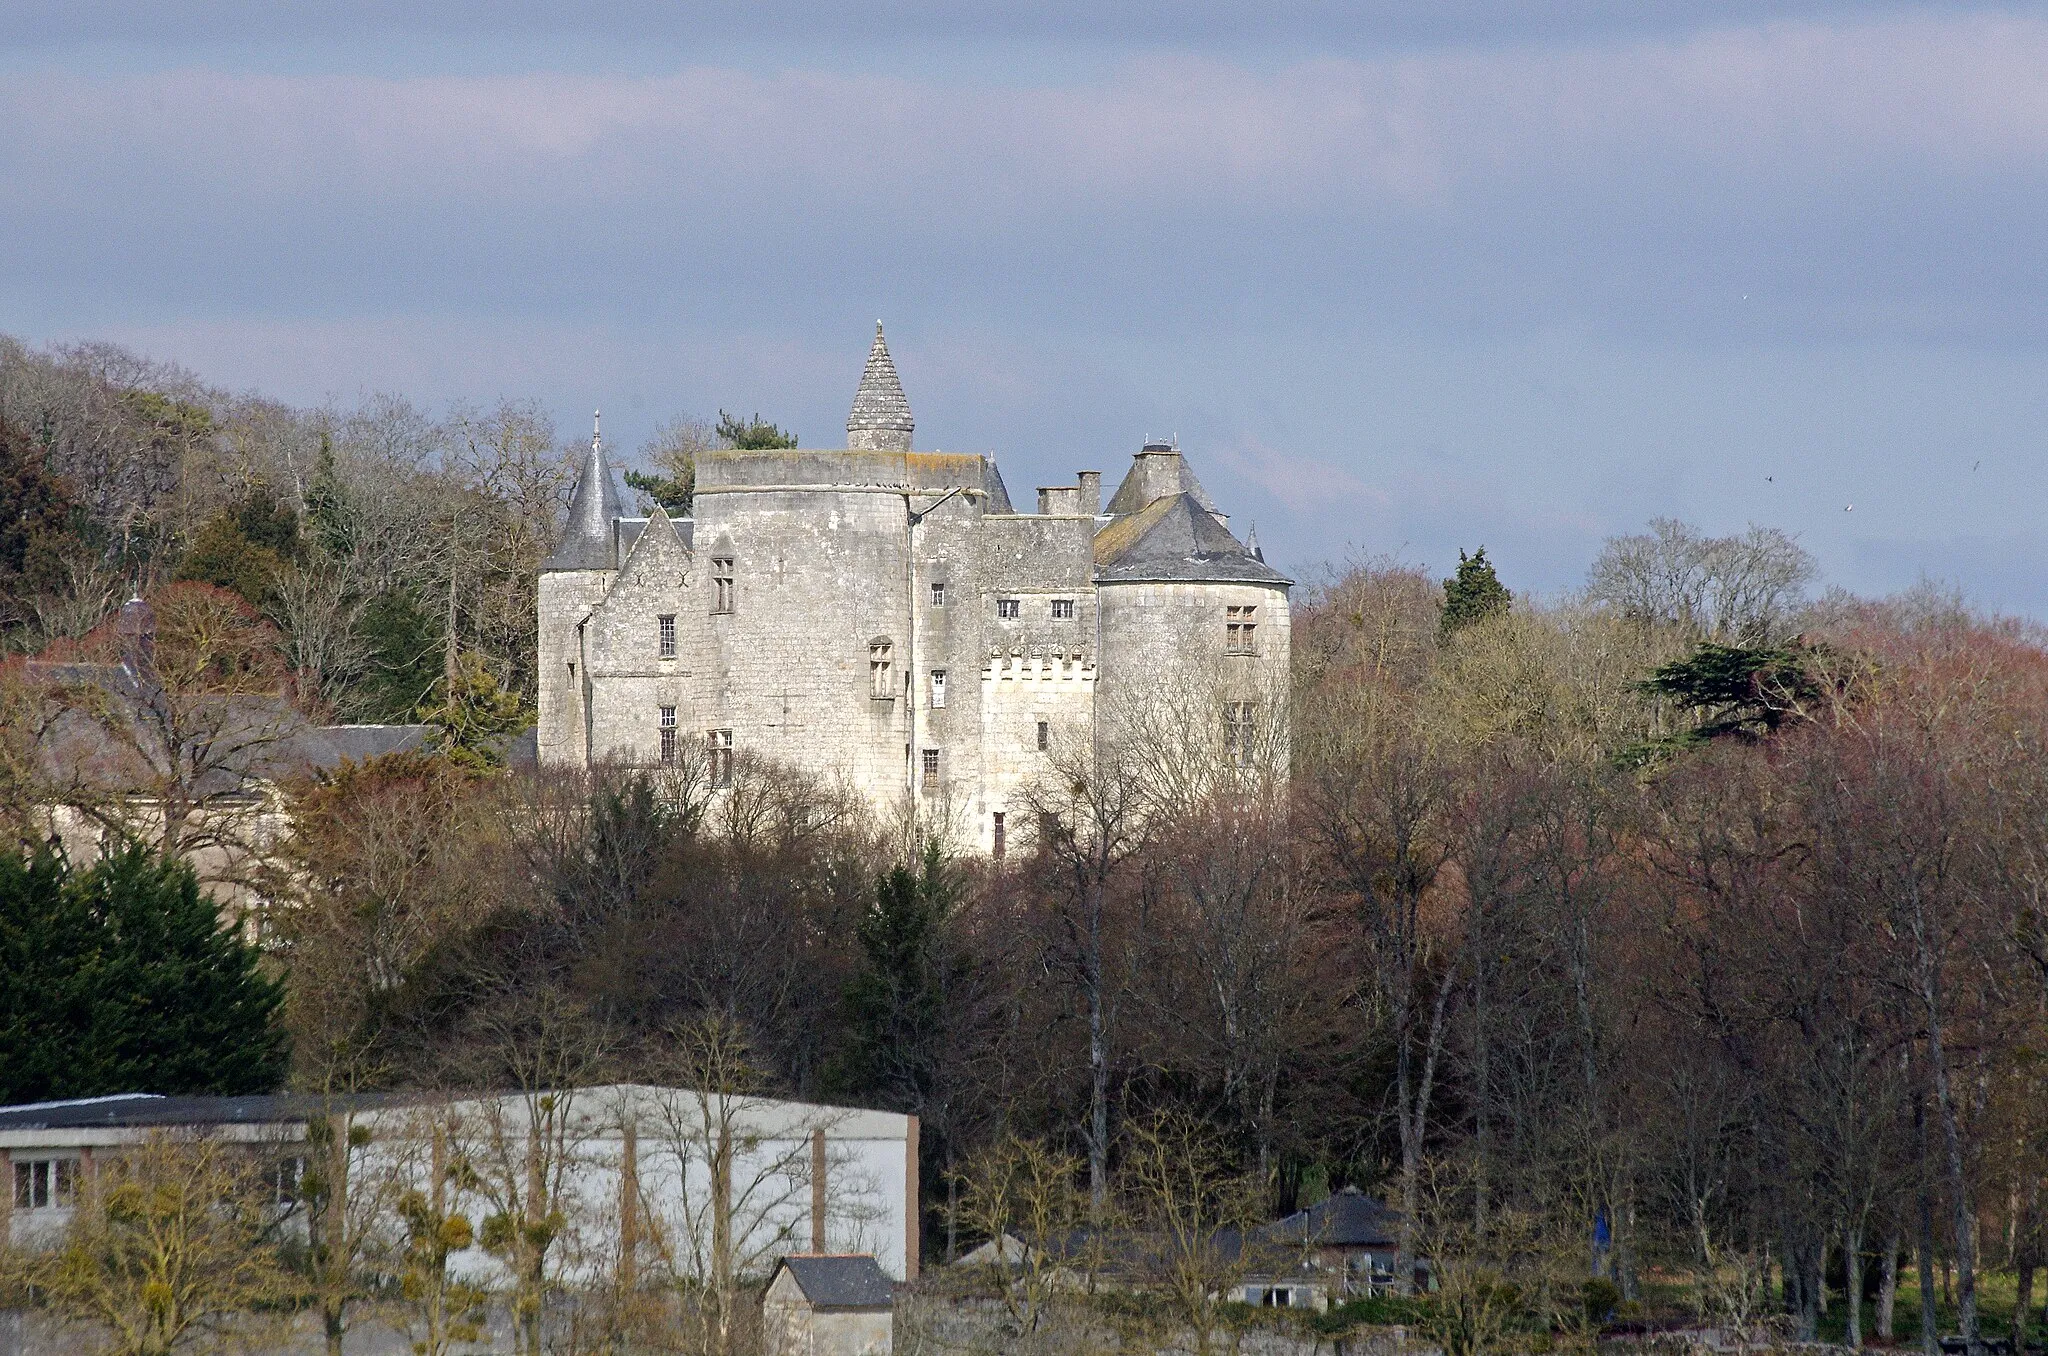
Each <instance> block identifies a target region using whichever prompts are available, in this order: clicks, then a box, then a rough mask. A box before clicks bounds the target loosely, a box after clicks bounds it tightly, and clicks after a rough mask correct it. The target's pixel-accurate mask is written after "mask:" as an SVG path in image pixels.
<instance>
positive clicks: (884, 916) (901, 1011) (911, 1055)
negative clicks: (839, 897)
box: [837, 843, 962, 1114]
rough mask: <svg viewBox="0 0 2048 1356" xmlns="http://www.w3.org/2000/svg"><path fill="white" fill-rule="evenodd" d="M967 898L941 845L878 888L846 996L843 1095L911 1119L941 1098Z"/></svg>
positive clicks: (860, 928) (861, 930)
mask: <svg viewBox="0 0 2048 1356" xmlns="http://www.w3.org/2000/svg"><path fill="white" fill-rule="evenodd" d="M961 893H962V890H961V883H960V881H959V880H958V878H957V877H956V876H955V875H954V873H953V872H952V871H950V870H948V869H947V867H946V864H945V862H944V860H943V859H942V858H941V857H940V856H939V849H938V845H937V844H936V843H933V844H929V845H927V846H926V848H925V853H924V860H923V862H922V863H920V865H919V867H918V869H917V870H915V871H913V870H911V869H910V868H909V867H907V866H898V867H896V868H894V869H893V870H891V871H890V872H889V873H888V874H887V875H885V876H883V877H881V878H880V879H879V880H878V881H876V882H875V902H874V903H873V905H871V906H870V907H869V909H868V910H867V912H866V913H865V914H863V915H862V917H861V920H860V922H859V924H858V925H857V926H856V927H855V929H854V937H855V940H856V941H857V942H858V943H859V944H860V950H861V960H862V965H861V969H860V973H859V974H857V975H856V976H855V977H854V979H853V981H852V983H850V984H848V985H847V989H846V999H845V1002H846V1012H847V1026H848V1031H849V1035H850V1040H849V1042H848V1046H847V1052H846V1055H845V1058H844V1061H843V1063H842V1065H841V1067H840V1069H839V1071H838V1080H837V1081H838V1082H839V1084H840V1086H841V1087H842V1088H843V1090H845V1091H847V1092H855V1093H862V1094H865V1095H867V1096H870V1097H873V1098H875V1099H877V1100H878V1101H879V1102H881V1103H882V1104H883V1105H886V1106H889V1107H892V1108H894V1109H896V1110H898V1111H903V1112H908V1113H911V1114H921V1113H922V1111H923V1109H924V1106H925V1104H926V1103H927V1102H928V1101H929V1100H930V1099H931V1097H932V1096H933V1095H934V1092H935V1091H936V1083H937V1079H938V1059H939V1047H940V1040H941V1038H942V1036H943V1034H944V1030H943V1024H944V1021H945V1001H946V990H947V987H948V984H947V980H948V977H949V976H948V974H947V968H948V965H949V960H948V958H947V956H946V954H945V947H944V936H945V926H946V923H947V920H948V919H949V918H950V917H951V915H952V912H953V909H954V907H955V906H956V905H957V904H958V902H959V900H960V898H961Z"/></svg>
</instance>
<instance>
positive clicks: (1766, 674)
mask: <svg viewBox="0 0 2048 1356" xmlns="http://www.w3.org/2000/svg"><path fill="white" fill-rule="evenodd" d="M1826 658H1827V656H1826V654H1825V652H1824V651H1823V650H1822V649H1821V648H1820V647H1818V646H1811V645H1807V644H1804V643H1802V642H1800V641H1797V640H1795V641H1792V642H1791V643H1789V644H1786V645H1769V646H1742V645H1720V644H1716V643H1715V642H1713V641H1704V642H1702V643H1701V644H1699V645H1697V646H1695V647H1694V649H1693V652H1692V653H1691V654H1689V655H1687V656H1686V657H1685V658H1683V659H1674V660H1672V661H1671V662H1670V663H1669V664H1665V665H1663V666H1662V667H1660V668H1658V669H1656V670H1655V671H1654V672H1652V673H1651V675H1650V676H1649V677H1648V678H1646V679H1644V680H1643V682H1642V684H1641V688H1642V691H1643V692H1644V693H1645V694H1647V695H1649V696H1653V697H1661V698H1663V699H1665V700H1666V701H1669V702H1672V703H1674V704H1675V705H1678V706H1680V707H1683V708H1685V709H1686V710H1688V711H1690V712H1692V713H1693V714H1694V717H1695V719H1694V721H1693V724H1692V726H1691V727H1690V728H1689V729H1686V730H1681V731H1679V732H1678V733H1676V734H1673V735H1670V736H1667V737H1666V738H1664V739H1662V740H1659V741H1654V742H1652V743H1650V744H1645V745H1639V746H1636V747H1635V748H1633V749H1631V750H1630V751H1629V754H1628V757H1629V759H1630V761H1634V762H1637V763H1647V762H1651V761H1654V760H1655V759H1656V758H1657V757H1659V756H1662V755H1665V754H1669V753H1674V752H1679V751H1682V750H1684V749H1688V748H1692V747H1695V746H1697V745H1700V744H1703V743H1705V742H1707V741H1708V740H1710V739H1721V738H1724V737H1728V736H1734V737H1736V738H1740V739H1757V738H1760V737H1762V736H1763V735H1765V734H1768V733H1769V732H1771V731H1772V730H1775V729H1777V728H1778V727H1779V726H1780V725H1781V724H1783V723H1784V721H1785V720H1786V718H1787V717H1790V716H1793V715H1796V714H1797V713H1799V712H1801V711H1803V710H1806V709H1808V708H1809V707H1811V706H1812V705H1813V704H1814V703H1816V702H1818V701H1820V700H1821V699H1823V698H1824V697H1825V696H1826V695H1827V692H1828V689H1827V687H1826V685H1825V684H1824V683H1823V682H1822V680H1821V677H1820V676H1819V670H1820V667H1821V665H1822V663H1823V662H1824V661H1825V659H1826Z"/></svg>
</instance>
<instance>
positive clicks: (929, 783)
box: [924, 749, 939, 791]
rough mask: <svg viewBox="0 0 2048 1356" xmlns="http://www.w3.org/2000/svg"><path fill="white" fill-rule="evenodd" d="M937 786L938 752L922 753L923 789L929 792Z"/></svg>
mask: <svg viewBox="0 0 2048 1356" xmlns="http://www.w3.org/2000/svg"><path fill="white" fill-rule="evenodd" d="M938 784H939V751H938V750H937V749H926V750H925V751H924V789H925V790H927V791H929V790H931V789H932V788H933V787H935V786H937V785H938Z"/></svg>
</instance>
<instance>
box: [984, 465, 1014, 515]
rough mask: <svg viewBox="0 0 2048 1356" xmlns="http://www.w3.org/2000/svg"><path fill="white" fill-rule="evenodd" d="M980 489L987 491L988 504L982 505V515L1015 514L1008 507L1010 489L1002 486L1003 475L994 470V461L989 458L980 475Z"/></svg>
mask: <svg viewBox="0 0 2048 1356" xmlns="http://www.w3.org/2000/svg"><path fill="white" fill-rule="evenodd" d="M981 488H983V489H984V490H987V491H988V502H987V503H986V504H984V505H982V510H981V511H982V512H983V513H1015V512H1016V511H1017V510H1015V509H1013V508H1011V507H1010V487H1009V486H1007V485H1005V484H1003V473H1002V472H1001V471H999V470H997V469H996V459H995V458H994V457H990V458H989V459H988V461H987V462H986V463H985V468H984V469H983V471H982V473H981Z"/></svg>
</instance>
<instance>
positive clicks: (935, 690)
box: [932, 669, 946, 710]
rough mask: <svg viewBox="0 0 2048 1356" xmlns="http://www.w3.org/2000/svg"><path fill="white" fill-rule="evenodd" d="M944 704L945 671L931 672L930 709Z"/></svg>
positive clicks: (935, 670)
mask: <svg viewBox="0 0 2048 1356" xmlns="http://www.w3.org/2000/svg"><path fill="white" fill-rule="evenodd" d="M945 704H946V671H945V670H944V669H933V670H932V707H933V709H934V710H936V709H937V708H939V707H941V706H944V705H945Z"/></svg>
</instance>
